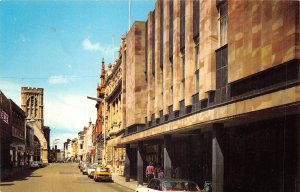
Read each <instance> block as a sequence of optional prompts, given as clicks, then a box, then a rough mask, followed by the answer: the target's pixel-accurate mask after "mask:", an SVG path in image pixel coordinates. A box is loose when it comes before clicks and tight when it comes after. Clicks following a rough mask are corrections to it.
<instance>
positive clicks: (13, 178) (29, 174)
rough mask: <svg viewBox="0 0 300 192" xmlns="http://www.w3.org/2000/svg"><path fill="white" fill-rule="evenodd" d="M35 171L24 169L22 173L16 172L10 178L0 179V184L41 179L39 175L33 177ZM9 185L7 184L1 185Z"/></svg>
mask: <svg viewBox="0 0 300 192" xmlns="http://www.w3.org/2000/svg"><path fill="white" fill-rule="evenodd" d="M35 170H36V169H25V170H24V171H23V172H18V173H16V174H15V175H13V176H11V177H6V178H1V182H13V181H20V180H28V179H26V178H27V177H42V176H40V175H35V174H36V173H34V171H35ZM1 185H2V186H3V185H9V184H1ZM12 185H13V184H12Z"/></svg>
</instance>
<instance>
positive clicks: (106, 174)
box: [94, 166, 113, 182]
mask: <svg viewBox="0 0 300 192" xmlns="http://www.w3.org/2000/svg"><path fill="white" fill-rule="evenodd" d="M94 181H111V182H112V181H113V180H112V176H111V172H110V170H109V168H108V167H106V166H97V167H96V169H95V172H94Z"/></svg>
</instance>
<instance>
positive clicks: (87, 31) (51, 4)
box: [0, 0, 155, 146]
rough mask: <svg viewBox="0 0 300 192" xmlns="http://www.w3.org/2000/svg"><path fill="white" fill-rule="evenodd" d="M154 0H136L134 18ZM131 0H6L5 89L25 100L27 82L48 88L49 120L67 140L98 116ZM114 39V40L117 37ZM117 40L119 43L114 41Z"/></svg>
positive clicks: (2, 26) (0, 7) (2, 31)
mask: <svg viewBox="0 0 300 192" xmlns="http://www.w3.org/2000/svg"><path fill="white" fill-rule="evenodd" d="M154 3H155V1H154V0H131V23H133V22H134V21H137V20H138V21H145V20H146V19H147V15H148V12H149V11H152V10H153V9H154ZM128 4H129V2H128V1H126V0H115V1H43V2H40V1H5V0H0V89H1V91H3V93H4V94H5V95H6V96H7V97H8V98H11V99H13V100H14V101H15V102H16V103H17V104H19V105H20V102H21V99H20V94H21V93H20V92H21V87H22V86H25V87H42V88H44V113H45V115H44V119H45V125H47V126H50V128H51V145H52V140H53V139H60V142H59V143H58V145H59V146H62V144H63V142H65V140H66V139H67V138H73V137H75V136H76V134H77V133H78V132H79V131H80V130H82V128H83V127H84V126H85V125H87V124H88V121H89V119H90V118H91V120H92V122H95V119H96V108H95V103H94V102H93V101H91V100H87V99H86V96H87V95H89V96H96V85H97V83H98V82H99V75H100V74H99V71H100V63H101V58H102V57H104V59H105V63H106V65H107V64H108V63H111V62H112V61H113V50H114V51H115V57H116V56H117V50H118V47H119V45H120V40H121V39H120V38H121V36H122V34H125V33H126V32H127V31H128ZM113 42H114V43H113ZM113 44H114V46H113Z"/></svg>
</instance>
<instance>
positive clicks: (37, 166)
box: [30, 161, 40, 168]
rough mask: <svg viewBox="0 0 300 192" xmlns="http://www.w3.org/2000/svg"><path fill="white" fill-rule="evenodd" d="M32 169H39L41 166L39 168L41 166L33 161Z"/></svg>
mask: <svg viewBox="0 0 300 192" xmlns="http://www.w3.org/2000/svg"><path fill="white" fill-rule="evenodd" d="M30 167H31V168H39V167H40V166H39V164H38V162H37V161H32V162H31V163H30Z"/></svg>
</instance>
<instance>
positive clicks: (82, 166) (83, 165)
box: [79, 162, 88, 172]
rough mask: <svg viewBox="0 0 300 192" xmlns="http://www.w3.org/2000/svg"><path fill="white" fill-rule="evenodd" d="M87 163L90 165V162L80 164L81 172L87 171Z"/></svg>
mask: <svg viewBox="0 0 300 192" xmlns="http://www.w3.org/2000/svg"><path fill="white" fill-rule="evenodd" d="M87 163H88V162H82V163H81V164H80V167H79V169H80V171H81V172H82V170H83V169H85V167H86V165H87Z"/></svg>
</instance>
